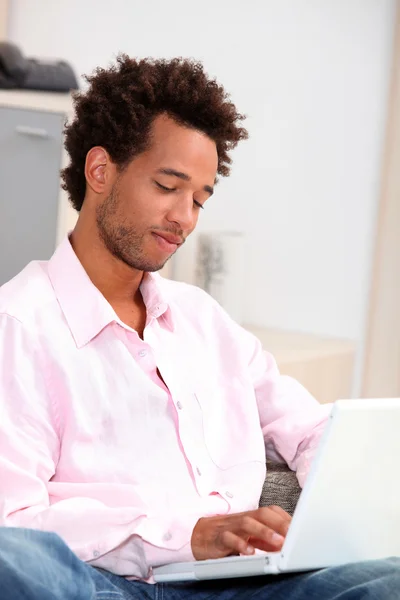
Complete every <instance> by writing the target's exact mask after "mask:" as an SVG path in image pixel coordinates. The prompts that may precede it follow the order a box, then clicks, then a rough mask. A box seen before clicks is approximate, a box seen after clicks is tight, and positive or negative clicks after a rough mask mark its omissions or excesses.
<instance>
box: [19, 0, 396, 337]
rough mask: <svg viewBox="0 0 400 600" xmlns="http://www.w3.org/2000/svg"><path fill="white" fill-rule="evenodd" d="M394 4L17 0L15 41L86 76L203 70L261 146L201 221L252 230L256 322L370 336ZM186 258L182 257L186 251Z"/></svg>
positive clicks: (243, 151) (250, 276) (249, 256)
mask: <svg viewBox="0 0 400 600" xmlns="http://www.w3.org/2000/svg"><path fill="white" fill-rule="evenodd" d="M394 8H395V3H394V0H324V1H323V2H321V1H320V0H248V1H247V2H244V1H243V0H219V1H218V2H216V1H215V0H203V1H202V2H201V3H200V2H196V3H195V2H190V1H187V0H169V2H164V1H162V0H158V1H155V0H153V1H149V0H147V1H146V2H144V1H143V0H142V1H139V0H136V1H135V0H113V2H109V1H105V0H104V1H103V0H64V1H62V0H57V1H54V0H35V2H32V0H13V1H12V3H11V7H10V13H11V14H10V22H9V34H10V38H11V39H12V40H14V41H15V42H17V43H18V44H20V45H21V46H22V48H23V50H24V51H25V53H26V54H28V55H36V56H43V57H49V56H58V57H63V58H65V59H67V60H69V61H71V63H72V64H73V66H74V67H75V69H76V70H77V72H78V73H82V72H89V71H91V69H92V68H94V67H95V66H96V65H107V63H109V61H110V60H111V58H112V56H113V55H115V54H116V53H117V52H119V51H124V52H127V53H129V54H131V55H135V56H147V55H152V56H157V57H159V56H165V57H172V56H175V55H184V56H194V57H196V58H199V59H201V60H203V61H204V63H205V65H206V68H207V70H208V71H209V72H210V73H211V74H213V75H216V76H217V77H218V78H219V80H220V81H221V82H222V83H223V84H224V85H225V86H226V88H227V89H228V90H229V91H231V93H232V97H233V100H234V101H235V102H236V103H237V105H238V107H239V109H240V110H241V111H242V112H245V113H246V114H247V115H248V117H249V118H248V122H247V124H248V128H249V130H250V134H251V137H250V140H249V141H247V142H244V143H243V144H242V146H241V147H240V148H239V149H238V150H237V151H236V152H235V154H234V167H233V173H232V176H231V178H230V179H228V180H223V181H222V182H221V183H220V186H219V189H218V193H217V194H216V195H215V197H214V198H213V199H212V200H211V202H210V204H209V206H208V207H207V210H206V211H205V214H202V215H201V217H202V223H201V224H200V228H202V229H217V228H224V229H244V230H245V232H246V234H247V246H246V257H245V259H246V264H247V273H246V279H245V281H244V282H243V284H241V285H240V288H241V289H244V290H248V295H247V297H246V299H245V317H246V319H245V320H246V321H247V322H252V323H255V324H260V325H268V326H273V327H282V328H285V329H293V330H302V331H310V332H315V333H321V334H327V335H332V336H343V337H347V338H351V339H354V340H358V341H362V340H363V336H364V323H365V316H366V308H367V296H368V287H369V279H370V269H371V256H372V251H373V241H374V230H375V215H376V211H377V202H378V195H379V179H380V165H381V158H382V157H381V155H382V147H383V138H384V124H385V118H386V105H387V95H388V84H389V77H390V59H391V48H392V37H393V26H394ZM182 252H183V250H182Z"/></svg>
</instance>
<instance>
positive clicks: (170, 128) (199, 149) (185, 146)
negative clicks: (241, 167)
mask: <svg viewBox="0 0 400 600" xmlns="http://www.w3.org/2000/svg"><path fill="white" fill-rule="evenodd" d="M150 135H151V144H150V147H149V149H148V151H147V152H146V153H145V154H146V155H147V156H146V158H147V161H148V163H149V165H150V166H154V168H160V167H170V168H174V169H176V170H179V171H183V172H188V174H189V175H192V176H193V175H194V174H195V172H201V173H203V176H205V177H207V178H211V179H212V181H213V180H214V178H215V175H216V172H217V167H218V154H217V147H216V144H215V142H214V141H213V140H212V139H211V138H209V137H208V136H207V135H206V134H204V133H203V132H201V131H198V130H196V129H191V128H189V127H185V126H183V125H180V124H178V123H176V121H174V120H173V119H171V118H170V117H168V116H166V115H159V116H158V117H156V119H155V120H154V122H153V124H152V129H151V134H150Z"/></svg>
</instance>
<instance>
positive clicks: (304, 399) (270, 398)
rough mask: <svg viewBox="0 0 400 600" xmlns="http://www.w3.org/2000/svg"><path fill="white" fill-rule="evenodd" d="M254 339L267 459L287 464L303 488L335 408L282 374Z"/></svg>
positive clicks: (252, 365)
mask: <svg viewBox="0 0 400 600" xmlns="http://www.w3.org/2000/svg"><path fill="white" fill-rule="evenodd" d="M246 333H247V332H246ZM251 337H252V338H253V348H252V353H251V359H250V371H251V376H252V379H253V382H254V389H255V393H256V399H257V405H258V411H259V415H260V423H261V427H262V431H263V435H264V440H265V449H266V455H267V458H271V459H274V460H276V461H281V462H286V463H287V464H288V465H289V467H290V468H291V469H292V470H293V471H296V474H297V478H298V480H299V483H300V485H301V486H303V485H304V482H305V479H306V477H307V474H308V471H309V468H310V465H311V462H312V459H313V457H314V454H315V452H316V450H317V447H318V444H319V440H320V437H321V435H322V433H323V431H324V428H325V425H326V421H327V419H328V417H329V414H330V412H331V410H332V405H331V404H320V403H319V402H318V401H317V400H316V399H315V398H314V397H313V396H312V395H311V394H310V393H309V392H308V391H307V390H306V389H305V388H304V387H303V386H302V385H301V384H300V383H299V382H298V381H296V380H295V379H293V378H291V377H288V376H284V375H281V374H280V373H279V370H278V367H277V365H276V362H275V360H274V358H273V356H272V355H271V354H269V353H268V352H265V351H264V350H263V349H262V346H261V343H260V342H259V340H257V339H256V338H254V336H251Z"/></svg>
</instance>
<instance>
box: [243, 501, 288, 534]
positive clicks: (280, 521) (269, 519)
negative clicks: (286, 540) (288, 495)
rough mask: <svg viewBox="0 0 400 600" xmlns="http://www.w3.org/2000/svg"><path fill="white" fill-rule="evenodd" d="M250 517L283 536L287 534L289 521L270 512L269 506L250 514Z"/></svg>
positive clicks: (272, 511)
mask: <svg viewBox="0 0 400 600" xmlns="http://www.w3.org/2000/svg"><path fill="white" fill-rule="evenodd" d="M251 516H252V517H253V518H254V519H256V520H257V521H259V522H260V523H263V525H266V526H267V527H269V528H270V529H273V530H274V531H276V532H277V533H280V534H281V535H283V536H285V535H286V534H287V532H288V529H289V524H290V521H289V520H288V519H287V517H286V516H282V515H281V513H279V512H278V511H276V510H272V509H271V508H270V507H269V506H268V507H267V506H264V507H262V508H259V509H258V510H256V511H254V512H253V513H251Z"/></svg>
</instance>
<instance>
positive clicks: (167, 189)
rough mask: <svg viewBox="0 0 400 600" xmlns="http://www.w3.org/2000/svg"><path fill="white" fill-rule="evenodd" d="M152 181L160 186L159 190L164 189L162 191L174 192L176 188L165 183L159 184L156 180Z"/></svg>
mask: <svg viewBox="0 0 400 600" xmlns="http://www.w3.org/2000/svg"><path fill="white" fill-rule="evenodd" d="M154 183H155V184H156V185H157V186H158V187H159V188H160V190H164V192H175V190H176V188H169V187H166V186H165V185H161V183H158V181H155V182H154Z"/></svg>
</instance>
